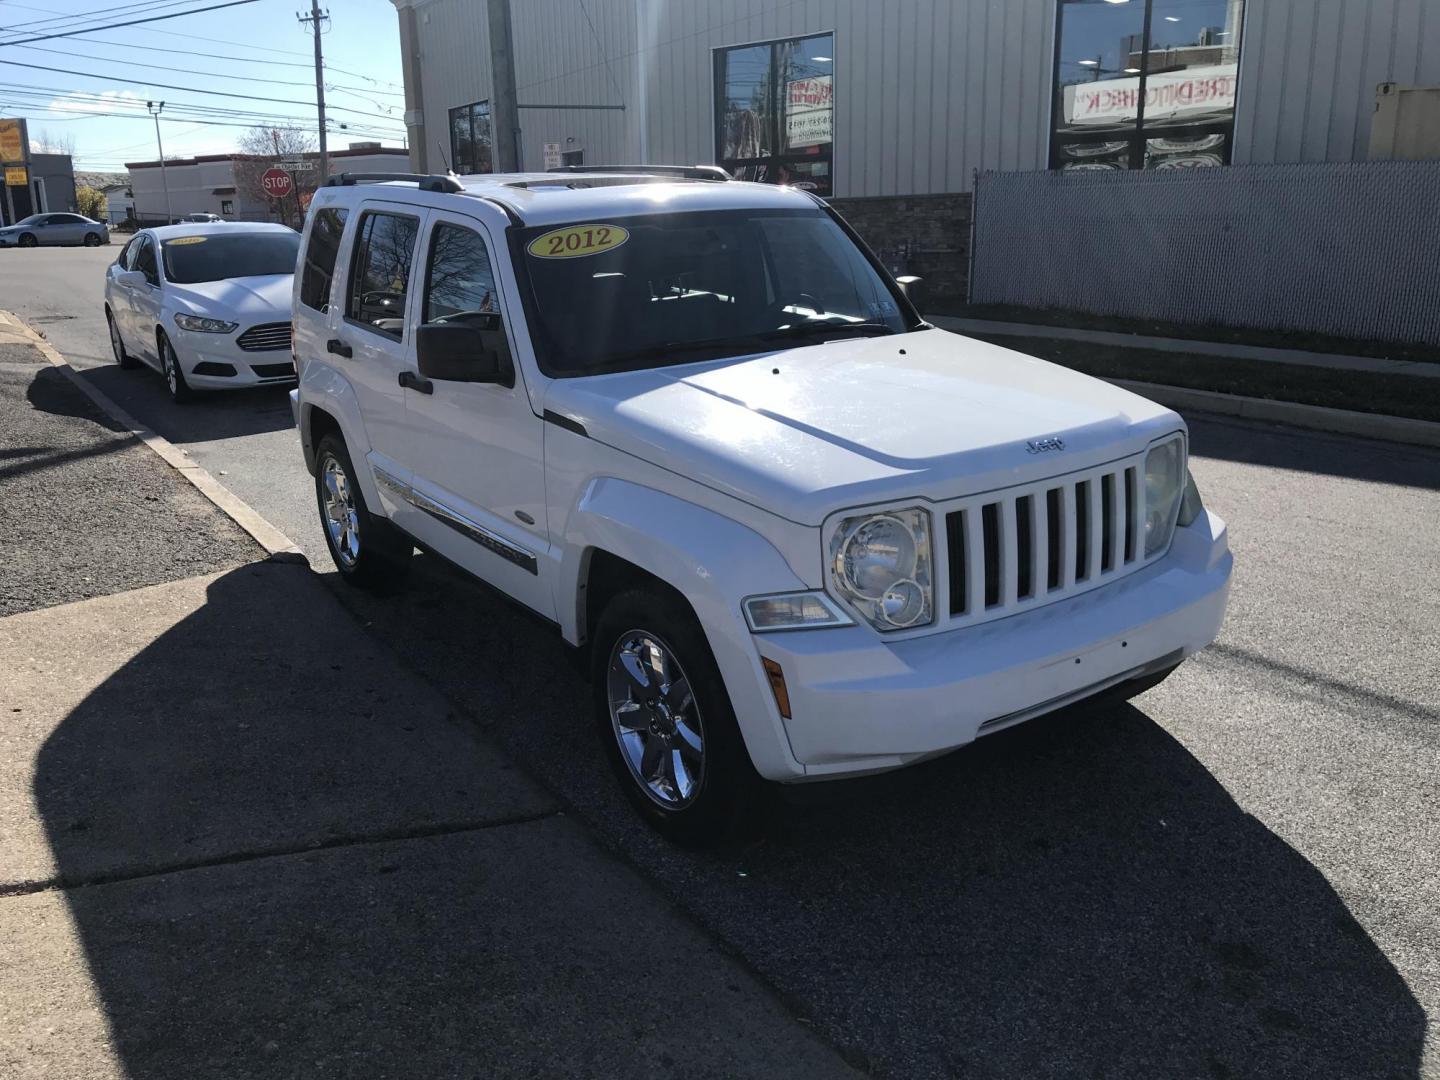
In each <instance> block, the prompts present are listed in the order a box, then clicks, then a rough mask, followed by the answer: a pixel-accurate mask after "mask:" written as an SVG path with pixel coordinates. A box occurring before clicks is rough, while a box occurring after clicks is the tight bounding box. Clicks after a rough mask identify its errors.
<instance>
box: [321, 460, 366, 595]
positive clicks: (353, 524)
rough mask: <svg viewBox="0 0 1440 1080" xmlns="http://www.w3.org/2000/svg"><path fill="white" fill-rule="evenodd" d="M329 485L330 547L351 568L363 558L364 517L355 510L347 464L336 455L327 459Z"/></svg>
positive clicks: (325, 475) (326, 481)
mask: <svg viewBox="0 0 1440 1080" xmlns="http://www.w3.org/2000/svg"><path fill="white" fill-rule="evenodd" d="M322 480H323V483H324V485H325V496H324V499H325V531H326V532H327V533H328V534H329V535H330V547H331V548H332V549H333V550H334V552H335V557H336V558H338V559H339V560H340V561H341V562H342V563H344V564H345V566H346V567H347V568H349V567H352V566H354V565H355V563H356V562H357V561H358V560H359V558H360V518H359V515H358V514H357V513H356V510H355V496H354V494H353V493H352V492H351V490H350V478H349V477H348V476H346V475H345V468H344V466H342V465H341V464H340V462H338V461H336V460H335V459H334V458H333V457H327V458H326V459H325V468H324V472H323V473H322Z"/></svg>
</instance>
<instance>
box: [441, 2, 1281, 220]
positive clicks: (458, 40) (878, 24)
mask: <svg viewBox="0 0 1440 1080" xmlns="http://www.w3.org/2000/svg"><path fill="white" fill-rule="evenodd" d="M1256 2H1260V0H1256ZM584 5H585V10H587V11H588V12H589V14H590V18H591V19H592V20H593V21H594V23H595V29H596V31H597V32H598V35H599V39H600V42H601V48H603V50H604V52H605V54H606V55H608V56H610V57H611V58H612V61H611V68H612V70H613V71H614V74H615V79H616V81H617V82H618V83H619V85H620V87H621V90H622V91H623V93H624V95H625V99H626V100H625V104H626V105H627V106H628V108H627V111H626V112H623V113H621V112H613V113H612V112H594V111H580V110H554V111H553V112H552V111H549V110H544V111H542V110H535V109H522V110H521V113H520V124H521V128H522V150H523V154H524V164H525V166H526V167H527V168H538V167H539V166H540V164H541V144H542V143H544V142H547V141H556V140H558V141H560V142H562V143H563V142H564V140H565V138H566V137H574V138H576V140H577V145H583V147H584V149H585V151H586V155H585V158H586V161H587V162H590V163H605V162H611V163H613V162H622V161H626V160H639V159H640V156H641V151H640V146H641V131H640V129H641V126H642V124H645V125H646V127H647V130H646V133H645V134H646V136H647V138H646V140H645V141H646V142H647V143H648V147H649V158H650V160H651V161H654V162H673V161H678V162H693V161H700V162H706V161H713V160H714V117H713V113H712V108H713V106H712V99H713V92H712V85H713V76H712V70H713V69H712V52H711V50H712V49H713V48H716V47H723V46H729V45H739V44H744V43H747V42H753V41H763V40H769V39H772V38H780V37H792V36H801V35H807V34H813V33H820V32H825V31H833V32H834V34H835V191H836V194H837V195H838V196H860V195H908V194H926V193H934V192H945V191H962V190H968V189H969V187H970V179H971V174H972V172H973V171H974V170H976V169H999V168H1004V169H1035V168H1043V167H1044V166H1045V163H1046V132H1045V125H1046V123H1047V121H1048V117H1049V94H1050V79H1051V59H1052V55H1053V51H1054V21H1055V0H883V2H882V0H709V2H707V0H584ZM512 25H513V33H514V38H515V61H516V71H517V79H516V82H517V86H518V87H519V97H520V101H521V103H522V104H535V103H543V102H557V103H579V102H584V103H597V104H598V103H605V104H610V103H613V99H614V98H615V89H614V88H613V87H612V85H611V82H610V80H609V78H607V76H606V74H605V70H604V67H603V65H602V64H600V54H599V51H598V50H597V47H596V44H595V39H594V37H592V35H591V33H590V28H589V26H588V25H587V24H586V22H585V18H584V15H583V14H582V13H581V7H580V0H523V2H521V0H517V2H514V3H513V6H512ZM416 35H417V40H418V45H419V48H420V51H421V57H422V59H421V65H420V66H421V70H422V71H423V73H424V75H423V78H424V87H423V90H424V95H425V124H426V137H427V140H428V141H429V143H430V144H431V145H430V147H429V154H430V155H431V160H432V162H433V161H434V160H435V158H434V154H435V145H434V144H435V143H436V141H437V140H439V143H440V145H442V146H443V147H444V148H445V154H446V156H447V157H448V156H449V153H450V137H449V110H450V109H451V108H454V107H455V106H457V105H464V104H468V103H469V102H472V101H478V100H481V99H484V98H487V97H489V96H490V44H489V33H488V29H487V23H486V8H485V4H484V3H483V0H430V2H428V3H424V4H421V5H420V6H419V7H417V9H416ZM642 49H644V50H646V55H645V58H644V60H645V62H644V63H642V62H641V60H640V58H639V55H638V54H639V52H640V50H642ZM647 89H648V96H649V108H648V110H647V109H646V108H645V107H644V104H645V103H644V101H643V100H642V99H643V97H644V96H645V93H646V90H647ZM647 111H648V123H647V121H646V119H645V117H646V114H647Z"/></svg>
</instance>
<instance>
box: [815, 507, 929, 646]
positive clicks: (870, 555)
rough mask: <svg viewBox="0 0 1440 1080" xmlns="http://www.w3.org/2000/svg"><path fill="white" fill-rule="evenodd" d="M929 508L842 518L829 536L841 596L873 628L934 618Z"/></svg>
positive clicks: (893, 627) (898, 627) (919, 623)
mask: <svg viewBox="0 0 1440 1080" xmlns="http://www.w3.org/2000/svg"><path fill="white" fill-rule="evenodd" d="M930 548H931V544H930V511H928V510H925V509H923V508H921V507H918V506H916V507H909V508H907V509H904V510H885V511H881V512H879V513H874V514H864V515H860V516H856V517H848V518H844V519H843V520H842V521H840V523H839V524H838V525H836V527H835V532H834V533H833V535H832V536H831V538H830V567H831V572H832V576H833V579H834V583H835V588H836V590H837V591H838V592H839V594H840V596H841V597H842V598H843V599H844V600H846V601H847V602H848V603H849V604H850V605H851V606H852V607H854V608H855V609H856V610H857V611H859V612H860V614H861V615H863V616H864V617H865V620H866V621H867V622H868V623H870V625H871V626H873V627H875V629H877V630H887V631H888V630H908V629H910V628H912V627H916V626H924V625H926V624H927V623H930V622H932V621H934V619H935V586H934V575H933V572H932V568H931V555H930Z"/></svg>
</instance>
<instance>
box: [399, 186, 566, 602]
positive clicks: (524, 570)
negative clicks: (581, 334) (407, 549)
mask: <svg viewBox="0 0 1440 1080" xmlns="http://www.w3.org/2000/svg"><path fill="white" fill-rule="evenodd" d="M490 250H491V249H490V244H489V237H488V235H487V233H486V231H485V226H484V224H483V223H482V222H480V221H477V220H475V219H472V218H468V217H464V216H462V215H459V214H452V213H436V214H435V218H434V225H433V227H432V229H431V230H430V235H429V238H428V239H427V241H426V244H425V263H424V268H423V273H424V279H423V280H424V290H423V292H422V293H421V297H422V302H421V305H420V323H421V324H424V323H432V322H447V323H455V322H464V323H468V324H470V325H473V326H475V327H477V328H483V329H486V330H491V329H498V330H500V331H502V332H503V334H504V337H505V339H506V340H513V337H512V336H511V335H510V334H509V329H508V326H507V323H508V322H509V320H508V319H507V318H506V314H507V308H508V306H509V304H511V303H514V302H515V301H514V298H513V297H506V296H505V295H504V293H503V291H502V290H501V288H500V284H499V282H498V281H497V280H496V275H495V273H494V268H493V267H494V263H493V261H492V259H491V257H490ZM511 351H512V352H513V350H511ZM411 355H412V356H413V355H414V352H413V350H412V353H411ZM477 359H478V358H477ZM511 369H512V371H513V372H514V378H513V381H512V385H510V386H505V385H502V384H497V383H480V382H461V381H451V380H446V379H423V380H421V382H420V387H421V388H419V389H410V390H407V392H406V394H405V409H406V424H407V426H408V427H409V428H410V429H411V432H412V436H411V439H410V440H409V441H410V444H411V445H412V446H413V447H414V448H415V449H414V458H413V461H412V466H413V469H414V473H413V480H412V483H413V485H414V489H415V493H416V494H417V496H419V499H418V501H419V503H420V508H421V509H422V510H424V511H425V517H424V519H422V520H419V521H417V522H416V523H415V525H414V531H415V535H416V536H417V538H419V539H420V540H422V541H424V542H425V543H426V544H428V545H429V546H431V547H432V548H434V549H435V550H436V551H438V552H440V554H442V555H444V556H446V557H447V558H449V559H451V560H453V561H454V562H457V563H459V564H460V565H461V566H463V567H465V568H466V569H467V570H470V571H471V572H472V573H474V574H476V575H477V576H479V577H481V578H483V579H484V580H486V581H488V582H489V583H490V584H492V585H494V586H495V587H496V588H499V589H501V590H502V591H504V592H506V593H509V594H510V595H511V596H513V597H514V598H515V599H517V600H519V601H520V602H521V603H523V604H525V605H526V606H527V607H530V608H532V609H533V610H535V611H538V612H539V613H540V614H542V615H544V616H546V617H547V618H552V619H553V618H554V617H555V611H554V601H553V598H552V593H551V589H550V581H549V580H548V567H549V565H551V562H550V560H549V559H548V558H546V557H545V554H544V553H545V551H546V549H547V547H548V542H547V529H546V518H545V463H544V459H543V456H542V454H543V438H544V436H543V429H542V421H541V420H540V418H539V417H537V416H536V415H535V413H534V412H533V411H532V410H531V408H530V399H529V398H528V397H527V396H526V393H525V384H524V376H523V373H522V372H521V371H520V370H519V366H518V365H517V364H515V363H514V360H513V359H512V360H511ZM417 376H418V372H417Z"/></svg>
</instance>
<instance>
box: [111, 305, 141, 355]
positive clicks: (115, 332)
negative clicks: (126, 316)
mask: <svg viewBox="0 0 1440 1080" xmlns="http://www.w3.org/2000/svg"><path fill="white" fill-rule="evenodd" d="M105 322H106V323H108V324H109V326H110V351H111V352H113V353H114V354H115V363H117V364H119V365H120V366H121V367H122V368H135V367H139V366H140V361H138V360H136V359H135V358H134V357H133V356H131V355H130V354H129V353H128V352H126V351H125V342H124V341H122V340H121V339H120V327H118V326H116V325H115V316H114V315H112V314H110V312H109V310H108V309H107V310H106V312H105Z"/></svg>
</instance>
